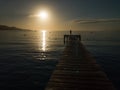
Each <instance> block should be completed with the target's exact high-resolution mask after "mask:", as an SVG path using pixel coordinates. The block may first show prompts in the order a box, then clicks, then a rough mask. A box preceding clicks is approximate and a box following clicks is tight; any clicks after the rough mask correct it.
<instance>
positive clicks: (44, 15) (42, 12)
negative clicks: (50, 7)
mask: <svg viewBox="0 0 120 90" xmlns="http://www.w3.org/2000/svg"><path fill="white" fill-rule="evenodd" d="M38 16H39V17H40V18H41V19H47V18H48V13H47V12H46V11H41V12H40V13H39V14H38Z"/></svg>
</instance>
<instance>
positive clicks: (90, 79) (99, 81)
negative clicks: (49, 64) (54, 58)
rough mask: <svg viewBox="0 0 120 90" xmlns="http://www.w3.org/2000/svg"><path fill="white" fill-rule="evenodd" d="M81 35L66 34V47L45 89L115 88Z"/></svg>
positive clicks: (95, 89)
mask: <svg viewBox="0 0 120 90" xmlns="http://www.w3.org/2000/svg"><path fill="white" fill-rule="evenodd" d="M80 40H81V36H80V35H64V43H65V44H66V47H65V49H64V51H63V55H62V57H61V59H60V60H59V63H58V64H57V66H56V69H55V71H54V72H53V74H52V76H51V78H50V80H49V82H48V84H47V87H46V89H45V90H115V89H114V87H113V85H112V83H111V81H110V80H108V78H107V76H106V74H105V73H104V72H103V71H102V70H101V68H100V66H99V65H98V64H97V63H96V61H95V59H94V58H93V57H92V56H91V54H90V53H89V52H88V51H87V50H86V49H85V47H84V46H83V44H82V43H81V42H80Z"/></svg>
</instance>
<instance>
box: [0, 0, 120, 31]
mask: <svg viewBox="0 0 120 90" xmlns="http://www.w3.org/2000/svg"><path fill="white" fill-rule="evenodd" d="M41 11H46V12H47V13H48V18H47V19H46V20H41V18H40V17H37V16H36V15H37V14H38V13H40V12H41ZM0 24H1V25H8V26H16V27H20V28H25V29H31V30H41V29H45V30H69V29H72V30H80V31H83V30H90V31H92V30H120V0H0Z"/></svg>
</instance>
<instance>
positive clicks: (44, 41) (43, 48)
mask: <svg viewBox="0 0 120 90" xmlns="http://www.w3.org/2000/svg"><path fill="white" fill-rule="evenodd" d="M42 50H43V51H46V31H45V30H43V31H42Z"/></svg>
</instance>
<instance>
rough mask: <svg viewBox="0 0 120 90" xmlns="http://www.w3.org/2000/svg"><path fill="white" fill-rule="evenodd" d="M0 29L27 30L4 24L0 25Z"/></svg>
mask: <svg viewBox="0 0 120 90" xmlns="http://www.w3.org/2000/svg"><path fill="white" fill-rule="evenodd" d="M0 30H27V29H21V28H17V27H9V26H6V25H0Z"/></svg>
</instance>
